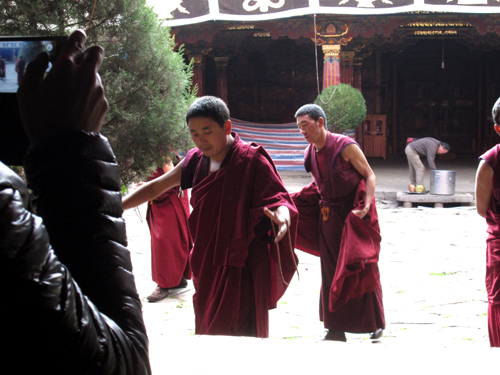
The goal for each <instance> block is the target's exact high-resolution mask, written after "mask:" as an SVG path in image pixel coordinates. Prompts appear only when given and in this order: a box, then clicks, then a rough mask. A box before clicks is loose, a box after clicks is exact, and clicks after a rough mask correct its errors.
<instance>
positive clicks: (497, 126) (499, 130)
mask: <svg viewBox="0 0 500 375" xmlns="http://www.w3.org/2000/svg"><path fill="white" fill-rule="evenodd" d="M495 131H496V132H497V134H498V135H500V126H499V125H497V124H495Z"/></svg>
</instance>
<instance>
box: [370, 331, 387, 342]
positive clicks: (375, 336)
mask: <svg viewBox="0 0 500 375" xmlns="http://www.w3.org/2000/svg"><path fill="white" fill-rule="evenodd" d="M383 334H384V330H383V329H382V328H379V329H377V330H376V331H375V332H373V333H372V334H371V335H370V340H377V339H379V338H381V337H382V335H383Z"/></svg>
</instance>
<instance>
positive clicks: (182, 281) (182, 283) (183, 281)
mask: <svg viewBox="0 0 500 375" xmlns="http://www.w3.org/2000/svg"><path fill="white" fill-rule="evenodd" d="M187 286H188V281H187V280H186V279H185V278H184V277H183V278H182V280H181V283H180V284H179V285H177V286H174V287H172V288H170V289H181V288H186V287H187Z"/></svg>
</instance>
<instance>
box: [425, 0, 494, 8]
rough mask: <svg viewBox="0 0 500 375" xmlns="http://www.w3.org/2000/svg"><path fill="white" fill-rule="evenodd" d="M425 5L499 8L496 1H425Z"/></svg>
mask: <svg viewBox="0 0 500 375" xmlns="http://www.w3.org/2000/svg"><path fill="white" fill-rule="evenodd" d="M424 2H425V4H432V5H445V6H446V5H469V6H470V5H472V6H490V7H491V6H496V7H498V6H500V2H498V0H425V1H424Z"/></svg>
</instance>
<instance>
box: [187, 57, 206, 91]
mask: <svg viewBox="0 0 500 375" xmlns="http://www.w3.org/2000/svg"><path fill="white" fill-rule="evenodd" d="M188 58H189V60H192V61H193V84H192V86H194V85H198V96H203V95H205V55H203V54H201V53H195V54H190V55H188Z"/></svg>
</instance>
